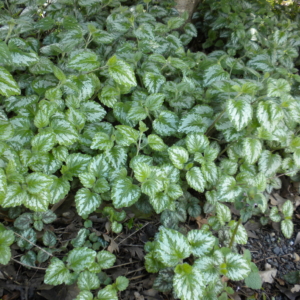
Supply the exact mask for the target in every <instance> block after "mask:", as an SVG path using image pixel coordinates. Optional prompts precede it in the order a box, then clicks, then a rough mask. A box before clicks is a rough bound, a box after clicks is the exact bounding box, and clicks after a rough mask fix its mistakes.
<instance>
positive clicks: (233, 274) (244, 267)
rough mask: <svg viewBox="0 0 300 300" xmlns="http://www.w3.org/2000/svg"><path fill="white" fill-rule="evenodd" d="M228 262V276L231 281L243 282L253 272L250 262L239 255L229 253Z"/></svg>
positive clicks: (226, 258)
mask: <svg viewBox="0 0 300 300" xmlns="http://www.w3.org/2000/svg"><path fill="white" fill-rule="evenodd" d="M225 260H226V269H227V273H226V276H227V277H228V278H229V279H231V280H236V281H237V280H242V279H244V278H245V277H246V276H247V275H248V274H249V273H250V271H251V268H250V266H249V264H248V262H247V261H246V260H245V259H244V258H243V257H242V256H241V255H239V254H236V253H228V254H227V255H226V257H225Z"/></svg>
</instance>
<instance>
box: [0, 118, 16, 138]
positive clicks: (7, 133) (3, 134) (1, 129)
mask: <svg viewBox="0 0 300 300" xmlns="http://www.w3.org/2000/svg"><path fill="white" fill-rule="evenodd" d="M13 136H14V128H13V126H12V124H11V123H10V122H9V121H6V120H0V140H1V141H6V140H8V139H10V138H12V137H13Z"/></svg>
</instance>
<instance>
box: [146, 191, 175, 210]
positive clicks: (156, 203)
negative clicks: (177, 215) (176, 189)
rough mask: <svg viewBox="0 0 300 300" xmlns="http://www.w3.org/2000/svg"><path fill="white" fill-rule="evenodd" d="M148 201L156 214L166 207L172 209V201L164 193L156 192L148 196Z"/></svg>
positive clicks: (173, 206) (173, 205)
mask: <svg viewBox="0 0 300 300" xmlns="http://www.w3.org/2000/svg"><path fill="white" fill-rule="evenodd" d="M149 202H150V204H151V205H152V207H153V208H154V210H155V212H156V213H157V214H160V213H161V212H163V211H164V210H166V209H169V210H174V208H175V203H174V201H173V200H172V199H171V198H170V197H169V196H168V195H166V194H165V193H163V192H158V193H156V194H154V195H153V196H151V197H150V198H149Z"/></svg>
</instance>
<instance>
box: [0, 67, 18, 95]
mask: <svg viewBox="0 0 300 300" xmlns="http://www.w3.org/2000/svg"><path fill="white" fill-rule="evenodd" d="M0 94H1V95H3V96H5V97H9V96H13V95H20V94H21V90H20V88H19V86H18V84H17V83H16V81H15V80H14V78H13V77H12V75H11V74H10V73H9V72H8V71H7V70H6V69H5V68H3V67H0Z"/></svg>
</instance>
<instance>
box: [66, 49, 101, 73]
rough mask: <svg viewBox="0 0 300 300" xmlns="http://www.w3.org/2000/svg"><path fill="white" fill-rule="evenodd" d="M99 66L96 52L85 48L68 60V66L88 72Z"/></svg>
mask: <svg viewBox="0 0 300 300" xmlns="http://www.w3.org/2000/svg"><path fill="white" fill-rule="evenodd" d="M99 66H100V61H99V59H98V57H97V54H96V53H94V52H92V51H90V50H89V51H88V50H85V51H83V52H80V53H78V54H76V55H74V56H73V57H72V58H71V59H70V60H69V62H68V67H69V68H71V69H75V70H78V71H80V72H88V71H92V70H94V69H97V68H98V67H99Z"/></svg>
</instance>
